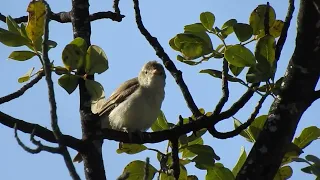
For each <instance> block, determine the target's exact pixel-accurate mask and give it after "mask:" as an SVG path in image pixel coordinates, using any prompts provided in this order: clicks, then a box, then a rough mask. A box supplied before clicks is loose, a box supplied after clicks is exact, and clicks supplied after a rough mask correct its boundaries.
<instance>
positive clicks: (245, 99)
mask: <svg viewBox="0 0 320 180" xmlns="http://www.w3.org/2000/svg"><path fill="white" fill-rule="evenodd" d="M257 86H259V83H255V84H252V85H251V86H250V88H248V90H247V91H246V92H245V93H244V94H243V95H242V96H241V97H240V98H239V100H238V101H237V102H235V103H234V104H233V105H232V106H231V107H230V108H229V109H228V110H226V111H224V112H222V113H221V114H219V115H218V116H219V118H218V119H220V120H223V119H227V118H229V117H231V116H233V115H235V114H236V113H237V112H238V111H239V110H240V109H241V108H242V107H243V106H244V105H245V104H246V103H247V102H248V101H249V100H250V99H251V97H252V96H253V94H254V88H256V87H257ZM216 123H218V122H216Z"/></svg>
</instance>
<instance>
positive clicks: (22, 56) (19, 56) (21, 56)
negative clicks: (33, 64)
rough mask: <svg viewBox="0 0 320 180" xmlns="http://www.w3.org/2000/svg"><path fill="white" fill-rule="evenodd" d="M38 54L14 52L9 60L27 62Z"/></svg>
mask: <svg viewBox="0 0 320 180" xmlns="http://www.w3.org/2000/svg"><path fill="white" fill-rule="evenodd" d="M36 55H37V54H36V53H34V52H31V51H13V52H12V53H11V54H10V55H9V57H8V58H10V59H13V60H17V61H25V60H28V59H31V58H32V57H34V56H36Z"/></svg>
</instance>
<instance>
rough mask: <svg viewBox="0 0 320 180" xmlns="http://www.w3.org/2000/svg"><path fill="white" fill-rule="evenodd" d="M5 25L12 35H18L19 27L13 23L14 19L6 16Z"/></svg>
mask: <svg viewBox="0 0 320 180" xmlns="http://www.w3.org/2000/svg"><path fill="white" fill-rule="evenodd" d="M6 23H7V26H8V30H9V31H10V32H13V33H16V34H20V27H19V26H18V24H17V23H16V22H15V21H14V19H12V17H11V16H7V18H6Z"/></svg>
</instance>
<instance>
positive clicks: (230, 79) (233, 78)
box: [199, 69, 243, 83]
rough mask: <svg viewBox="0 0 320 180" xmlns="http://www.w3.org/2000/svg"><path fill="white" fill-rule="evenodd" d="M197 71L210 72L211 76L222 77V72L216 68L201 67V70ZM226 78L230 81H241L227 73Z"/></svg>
mask: <svg viewBox="0 0 320 180" xmlns="http://www.w3.org/2000/svg"><path fill="white" fill-rule="evenodd" d="M199 73H207V74H210V75H211V76H213V77H215V78H220V79H221V78H222V72H221V71H218V70H214V69H203V70H201V71H200V72H199ZM226 78H227V80H228V81H230V82H239V83H243V81H242V80H241V79H238V78H236V77H233V76H231V75H229V74H228V75H227V77H226Z"/></svg>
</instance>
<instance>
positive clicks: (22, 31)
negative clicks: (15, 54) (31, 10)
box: [20, 23, 31, 41]
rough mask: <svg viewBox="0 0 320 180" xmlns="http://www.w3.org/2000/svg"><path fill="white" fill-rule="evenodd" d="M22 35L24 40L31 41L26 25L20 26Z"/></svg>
mask: <svg viewBox="0 0 320 180" xmlns="http://www.w3.org/2000/svg"><path fill="white" fill-rule="evenodd" d="M20 35H21V36H23V37H24V38H26V39H28V40H30V39H29V37H28V35H27V32H26V25H25V24H24V23H21V24H20ZM30 41H31V40H30Z"/></svg>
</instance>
